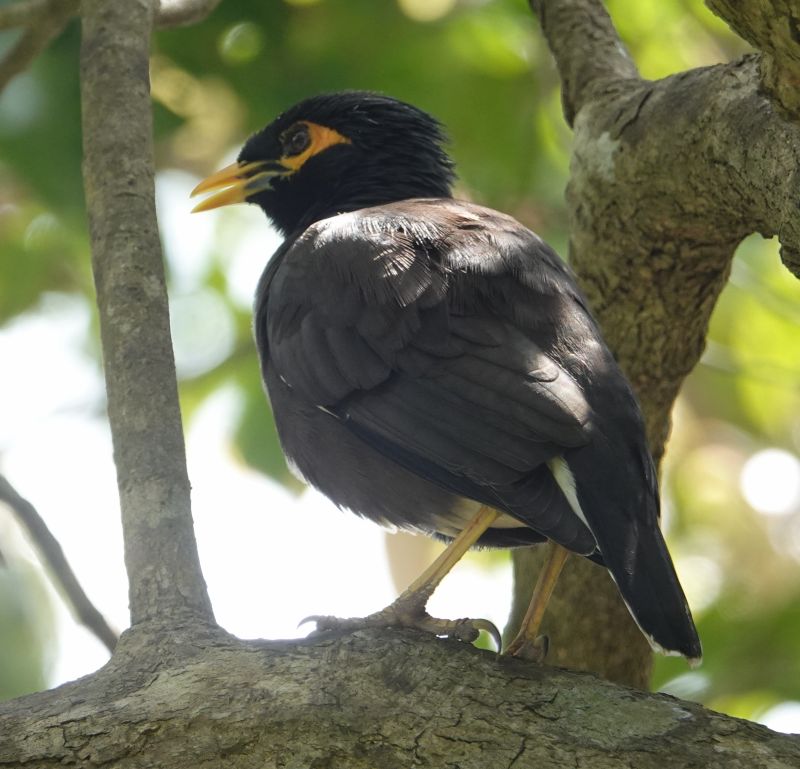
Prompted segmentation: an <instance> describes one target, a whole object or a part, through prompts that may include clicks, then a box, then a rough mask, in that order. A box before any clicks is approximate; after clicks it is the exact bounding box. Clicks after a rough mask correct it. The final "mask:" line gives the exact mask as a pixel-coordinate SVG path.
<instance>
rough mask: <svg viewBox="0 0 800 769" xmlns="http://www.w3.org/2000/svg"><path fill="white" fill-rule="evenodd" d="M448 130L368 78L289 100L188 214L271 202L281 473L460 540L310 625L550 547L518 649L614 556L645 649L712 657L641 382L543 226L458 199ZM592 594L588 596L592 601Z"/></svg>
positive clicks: (272, 379)
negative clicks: (691, 598)
mask: <svg viewBox="0 0 800 769" xmlns="http://www.w3.org/2000/svg"><path fill="white" fill-rule="evenodd" d="M447 144H448V139H447V136H446V133H445V129H444V127H443V126H442V124H441V123H440V122H439V121H438V120H437V119H435V118H434V117H432V116H431V115H430V114H428V113H427V112H425V111H424V110H422V109H419V108H417V107H415V106H413V105H411V104H408V103H406V102H403V101H400V100H398V99H395V98H392V97H389V96H385V95H382V94H379V93H373V92H366V91H342V92H335V93H323V94H320V95H316V96H312V97H309V98H306V99H304V100H303V101H301V102H299V103H297V104H295V105H294V106H291V107H290V108H288V109H286V110H285V111H284V112H283V113H282V114H280V115H279V116H278V117H277V118H275V119H274V120H273V121H272V122H271V123H269V124H268V125H267V126H266V127H264V128H263V129H261V130H259V131H257V132H256V133H254V134H253V135H252V136H251V137H250V138H249V139H248V140H247V141H246V143H245V144H244V146H243V148H242V149H241V152H240V153H239V155H238V158H237V160H236V161H235V162H234V163H232V164H231V165H229V166H227V167H225V168H223V169H222V170H221V171H219V172H217V173H215V174H212V175H211V176H209V177H208V178H207V179H205V180H204V181H202V182H201V183H200V184H199V185H197V187H196V188H195V190H194V191H193V193H192V194H193V195H197V194H207V195H208V197H206V198H205V199H203V200H202V201H201V202H200V203H199V204H198V205H197V206H196V207H195V209H194V210H195V211H205V210H209V209H213V208H218V207H220V206H226V205H230V204H234V203H250V204H254V205H256V206H258V207H260V208H261V209H262V210H263V212H264V213H265V214H266V216H267V218H268V219H269V220H270V221H271V223H272V224H273V226H274V227H275V228H276V229H277V230H278V231H279V233H280V234H281V235H282V236H283V237H284V240H283V242H282V244H281V245H280V247H279V248H278V249H277V250H276V251H275V253H274V254H273V255H272V257H271V258H270V259H269V260H268V261H267V263H266V266H265V269H264V271H263V273H262V276H261V278H260V280H259V282H258V285H257V288H256V292H255V301H254V315H253V318H254V320H253V325H254V336H255V342H256V347H257V350H258V354H259V358H260V366H261V373H262V376H263V381H264V385H265V389H266V392H267V395H268V398H269V401H270V404H271V408H272V413H273V416H274V419H275V423H276V427H277V431H278V435H279V438H280V442H281V446H282V449H283V452H284V454H285V457H286V459H287V463H288V464H289V466H290V467H291V468H292V469H293V470H294V471H295V472H296V474H298V475H299V476H300V477H301V478H303V479H304V480H305V481H306V482H307V483H309V484H311V485H312V486H314V487H316V488H317V489H318V490H320V491H321V492H322V493H323V494H325V495H326V496H328V497H329V498H330V499H331V500H332V501H333V502H334V503H335V504H336V505H337V506H339V507H341V508H344V509H348V510H350V511H353V512H354V513H356V514H357V515H360V516H362V517H365V518H368V519H370V520H372V521H375V522H377V523H379V524H382V525H385V526H389V527H396V528H399V529H405V530H410V531H415V532H423V533H425V534H428V535H431V536H433V537H436V538H439V539H442V540H444V541H446V542H448V543H449V544H448V547H447V548H446V549H445V551H444V552H443V553H442V555H441V556H440V557H439V558H438V559H437V560H436V561H435V562H434V563H433V564H432V565H431V566H430V567H429V568H428V569H427V570H426V571H425V572H424V573H423V574H422V575H420V577H419V578H418V579H417V580H415V581H414V582H413V583H412V584H411V585H410V586H409V588H407V589H406V590H405V591H404V592H403V593H402V594H401V595H400V596H399V597H398V598H397V600H396V601H394V602H393V603H392V604H390V605H389V606H387V607H386V608H385V609H383V610H381V611H379V612H376V613H374V614H372V615H369V616H367V617H360V618H337V617H325V616H313V617H310V618H309V619H311V620H313V621H315V622H316V623H317V631H318V632H323V631H327V630H338V629H344V630H347V629H352V628H359V627H371V626H381V627H383V626H387V627H393V626H408V627H415V628H419V629H422V630H426V631H428V632H432V633H435V634H437V635H440V636H449V637H454V638H458V639H461V640H464V641H472V640H474V639H475V638H476V637H477V635H478V633H479V632H480V630H487V631H489V632H490V633H491V634H492V635H493V636H495V639H496V642H497V643H498V644H499V634H498V633H497V630H496V628H495V627H494V625H492V623H490V622H488V620H482V619H470V618H463V619H458V620H447V619H438V618H434V617H431V616H430V615H429V614H428V613H427V610H426V605H427V601H428V598H429V597H430V595H431V594H432V592H433V591H434V590H435V589H436V587H437V586H438V584H439V583H440V582H441V580H442V579H443V578H444V576H445V575H446V574H447V573H448V571H449V570H450V568H452V566H453V565H454V564H455V563H456V562H457V561H458V559H459V558H460V557H461V556H462V555H463V554H464V553H465V552H466V551H467V550H469V549H470V548H471V547H473V546H475V547H519V546H527V545H534V544H537V543H547V547H548V548H549V552H548V558H547V563H546V566H545V568H544V569H543V571H542V574H541V575H540V577H539V581H538V582H537V585H536V589H535V590H534V597H533V600H532V602H531V606H530V608H529V610H528V613H527V614H526V617H525V620H524V622H523V627H522V628H521V630H520V631H519V633H518V635H517V636H516V638H515V639H514V640H513V641H512V642H511V644H510V646H509V647H508V648H507V649H506V650H505V653H507V654H508V653H510V654H513V655H516V656H520V657H529V658H534V659H542V657H543V656H544V654H545V653H546V639H544V638H543V637H542V636H540V635H539V632H538V631H539V629H540V624H541V618H542V615H543V613H544V611H545V609H546V605H547V601H548V599H549V596H550V594H551V593H552V590H553V587H554V585H555V582H556V579H557V578H558V574H559V572H560V570H561V567H562V565H563V563H564V561H565V560H566V558H567V556H568V555H569V554H570V553H573V554H576V555H578V556H583V557H586V558H589V559H591V560H593V561H595V562H596V563H598V564H600V565H602V566H604V567H605V568H606V569H607V570H608V571H609V572H610V574H611V576H612V577H613V579H614V581H615V582H616V584H617V587H618V589H619V592H620V595H621V597H622V599H623V600H624V602H625V603H626V605H627V607H628V609H629V611H630V613H631V615H632V616H633V618H634V620H635V621H636V623H637V624H638V626H639V628H640V629H641V630H642V632H643V633H644V635H645V637H646V638H647V639H648V640H649V642H650V644H651V645H652V647H653V648H654V649H656V650H658V651H660V652H663V653H666V654H673V655H682V656H684V657H686V658H687V659H688V660H689V661H690V663H695V662H697V661H699V660H700V658H701V645H700V640H699V638H698V634H697V630H696V628H695V625H694V622H693V619H692V615H691V612H690V609H689V606H688V604H687V601H686V597H685V595H684V592H683V590H682V588H681V585H680V582H679V580H678V577H677V575H676V572H675V569H674V566H673V563H672V560H671V558H670V555H669V553H668V550H667V547H666V545H665V542H664V539H663V536H662V534H661V530H660V527H659V517H660V513H659V509H660V508H659V504H660V503H659V490H658V482H657V475H656V470H655V467H654V463H653V460H652V457H651V454H650V452H649V450H648V447H647V441H646V435H645V428H644V423H643V418H642V414H641V411H640V407H639V405H638V403H637V400H636V398H635V396H634V394H633V391H632V388H631V386H630V384H629V383H628V381H627V379H626V378H625V376H624V374H623V373H622V371H621V369H620V367H619V365H618V364H617V362H616V361H615V358H614V356H613V354H612V352H611V351H610V349H609V347H608V345H607V344H606V342H605V341H604V339H603V336H602V333H601V331H600V328H599V326H598V323H597V321H596V320H595V319H594V317H593V315H592V313H591V311H590V309H589V306H588V303H587V300H586V298H585V296H584V294H583V293H582V292H581V290H580V288H579V287H578V284H577V282H576V278H575V276H574V275H573V273H572V272H571V271H570V269H569V267H568V266H567V265H566V264H565V262H564V261H563V260H562V259H561V258H560V257H559V256H558V255H557V253H556V252H555V251H554V250H553V249H552V248H551V247H550V246H549V245H548V244H547V243H545V242H544V240H542V238H540V237H539V236H538V235H536V234H535V233H534V232H533V231H532V230H530V229H528V228H527V227H525V226H524V225H522V224H521V223H519V222H518V221H517V220H515V219H514V218H512V217H511V216H508V215H506V214H504V213H501V212H498V211H495V210H492V209H489V208H486V207H483V206H480V205H477V204H474V203H471V202H467V201H464V200H459V199H456V198H455V197H454V196H453V185H454V182H455V166H454V163H453V161H452V159H451V157H450V155H449V154H448V151H447ZM587 600H590V598H589V597H587Z"/></svg>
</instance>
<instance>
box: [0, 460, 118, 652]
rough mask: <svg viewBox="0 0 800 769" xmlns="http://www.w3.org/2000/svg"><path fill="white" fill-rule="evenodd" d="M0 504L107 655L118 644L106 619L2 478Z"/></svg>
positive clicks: (31, 512)
mask: <svg viewBox="0 0 800 769" xmlns="http://www.w3.org/2000/svg"><path fill="white" fill-rule="evenodd" d="M0 502H5V503H6V504H7V505H8V506H9V507H10V508H11V509H12V510H13V511H14V514H15V515H16V517H17V520H18V521H19V522H20V523H21V524H22V526H23V527H24V528H25V530H26V531H27V532H28V535H29V536H30V538H31V540H32V542H33V544H34V546H35V548H36V550H37V551H38V553H39V556H40V557H41V559H42V560H43V561H44V563H45V565H46V566H47V570H48V572H49V573H50V575H51V578H52V579H53V581H54V582H55V583H56V587H57V588H60V589H61V591H63V594H64V596H65V597H66V600H67V603H68V604H69V606H70V608H71V609H72V611H73V613H74V615H75V617H76V619H77V620H78V621H79V622H80V623H81V624H82V625H84V626H85V627H86V628H88V629H89V630H90V631H91V632H92V633H94V634H95V635H96V636H97V638H99V639H100V641H101V642H102V643H103V644H104V645H105V647H106V648H107V649H108V650H109V651H110V652H113V651H114V647H115V646H116V645H117V637H118V636H117V633H115V632H114V631H113V630H112V629H111V627H110V626H109V624H108V622H106V619H105V617H104V616H103V615H102V614H101V613H100V612H99V611H98V610H97V607H95V605H94V604H93V603H92V602H91V600H90V599H89V596H87V595H86V593H85V592H84V590H83V588H82V587H81V584H80V582H78V578H77V577H76V576H75V572H73V571H72V567H71V566H70V565H69V561H67V558H66V556H65V555H64V551H63V550H62V549H61V545H60V544H59V542H58V540H57V539H56V538H55V537H54V536H53V534H52V533H51V531H50V529H49V528H48V527H47V524H46V523H45V522H44V519H43V518H42V516H40V515H39V513H38V512H37V511H36V508H35V507H34V506H33V505H32V504H31V503H30V502H28V500H27V499H25V498H24V497H22V496H20V495H19V493H18V492H17V490H16V489H15V488H14V487H13V486H12V485H11V484H10V483H9V482H8V479H6V478H5V477H4V476H2V475H0Z"/></svg>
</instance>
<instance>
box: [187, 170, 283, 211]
mask: <svg viewBox="0 0 800 769" xmlns="http://www.w3.org/2000/svg"><path fill="white" fill-rule="evenodd" d="M291 173H293V169H291V168H287V167H286V166H284V165H283V164H281V163H279V162H278V161H277V160H256V161H254V162H252V163H239V162H236V163H231V164H230V165H229V166H225V168H223V169H221V170H220V171H217V172H216V173H214V174H211V176H209V177H208V178H206V179H203V181H202V182H200V184H198V185H197V186H196V187H195V188H194V189H193V190H192V195H191V197H194V196H195V195H199V194H200V193H202V192H212V191H214V190H220V192H217V193H216V194H214V195H211V196H210V197H208V198H206V199H205V200H202V201H200V202H199V203H198V204H197V205H196V206H195V207H194V208H193V209H192V213H196V212H198V211H210V210H211V209H212V208H220V207H221V206H230V205H233V204H234V203H244V202H245V201H246V200H247V199H248V198H249V197H250V196H251V195H255V194H256V193H257V192H262V191H263V190H268V189H270V187H271V186H272V180H273V179H274V178H275V177H276V176H286V175H288V174H291Z"/></svg>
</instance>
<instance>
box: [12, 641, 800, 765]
mask: <svg viewBox="0 0 800 769" xmlns="http://www.w3.org/2000/svg"><path fill="white" fill-rule="evenodd" d="M175 651H178V652H179V653H180V655H181V657H182V662H181V664H179V665H176V664H175V663H174V661H173V662H171V661H169V660H170V655H171V654H173V653H174V652H175ZM165 658H166V660H167V661H166V662H163V660H164V659H165ZM73 764H78V765H89V764H91V765H100V764H103V765H108V766H112V765H113V766H114V767H115V768H116V769H127V768H128V767H130V768H131V769H133V768H134V767H135V768H136V769H140V767H159V769H178V768H179V767H181V768H182V767H192V769H203V768H204V767H219V766H222V765H224V766H225V767H227V769H240V768H241V769H244V768H245V767H246V768H247V769H249V768H250V767H285V768H286V769H295V768H296V769H300V768H301V767H325V768H326V769H397V768H398V767H411V766H420V767H426V766H427V767H437V769H438V768H439V767H460V769H487V767H491V769H505V768H506V767H508V768H510V767H515V768H516V769H524V768H525V767H542V766H552V767H557V766H570V767H574V766H592V767H593V768H594V769H618V767H620V766H635V767H636V768H637V769H671V768H672V767H675V769H678V768H680V769H685V767H688V766H698V767H699V766H702V767H707V768H708V769H717V768H719V769H752V768H753V767H759V769H790V768H791V769H794V768H795V767H797V766H798V765H800V739H798V738H796V737H789V736H786V735H779V734H775V733H773V732H770V731H769V730H768V729H766V728H764V727H761V726H757V725H755V724H750V723H748V722H746V721H740V720H737V719H733V718H728V717H725V716H722V715H719V714H717V713H712V712H711V711H708V710H704V709H703V708H702V707H700V706H699V705H696V704H693V703H688V702H681V701H679V700H676V699H674V698H672V697H668V696H666V695H652V694H644V693H642V692H635V691H632V690H630V689H623V688H620V687H617V686H614V685H612V684H609V683H606V682H604V681H601V680H599V679H596V678H594V677H590V676H586V675H580V674H577V673H570V672H567V671H560V670H556V669H553V668H546V667H541V666H537V665H535V664H531V663H524V662H521V661H518V660H515V659H508V658H498V657H497V656H495V655H494V654H492V653H490V652H482V651H479V650H477V649H473V648H472V647H469V646H465V645H462V644H458V643H457V642H455V641H452V642H446V641H441V640H437V639H434V638H432V637H430V636H421V635H418V634H415V633H413V632H403V633H400V632H398V633H390V632H386V631H379V632H374V631H370V632H363V633H357V634H355V635H352V636H346V637H343V638H338V639H335V638H334V639H331V640H328V641H318V642H317V643H316V644H314V645H310V644H308V643H296V642H295V643H293V642H269V643H264V642H261V643H246V642H240V641H235V640H227V639H225V638H224V637H222V636H220V637H218V638H216V639H215V640H213V641H212V642H211V643H206V644H205V645H203V646H195V645H193V644H192V643H191V638H182V637H180V635H178V636H177V637H173V638H171V637H170V635H169V634H168V633H167V634H165V635H164V636H161V637H154V636H152V635H148V636H146V637H141V636H140V635H139V636H137V634H136V633H133V634H129V633H126V634H124V635H123V637H122V639H121V641H120V645H119V650H118V652H117V654H116V655H115V659H114V661H113V663H112V664H110V665H109V666H107V667H106V668H105V669H104V670H103V671H101V672H100V673H99V674H97V675H96V676H94V677H92V678H91V679H82V680H80V681H77V682H75V683H73V684H68V685H66V686H62V687H60V688H59V689H56V690H54V691H52V692H48V693H46V694H40V695H33V696H31V697H27V698H24V699H22V700H17V701H16V702H15V703H14V704H13V706H9V705H0V765H2V766H3V767H4V768H5V769H16V768H17V767H19V769H22V767H25V769H31V767H50V766H53V767H55V766H63V765H73Z"/></svg>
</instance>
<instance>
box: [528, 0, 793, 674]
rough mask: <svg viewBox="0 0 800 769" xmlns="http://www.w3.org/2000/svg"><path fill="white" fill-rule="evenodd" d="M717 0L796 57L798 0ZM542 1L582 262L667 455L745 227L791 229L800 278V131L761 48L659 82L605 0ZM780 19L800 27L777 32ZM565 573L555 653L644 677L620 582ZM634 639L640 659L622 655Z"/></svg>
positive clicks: (653, 435) (644, 661) (548, 628)
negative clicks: (637, 59)
mask: <svg viewBox="0 0 800 769" xmlns="http://www.w3.org/2000/svg"><path fill="white" fill-rule="evenodd" d="M709 4H711V5H713V6H718V7H720V8H722V7H724V8H725V9H726V11H725V13H727V14H729V15H728V16H726V18H729V19H736V24H735V25H734V26H735V28H736V29H737V30H745V29H746V30H750V31H752V34H750V35H749V39H751V41H754V42H756V43H762V44H764V45H765V46H769V47H768V49H767V50H769V52H770V53H769V55H770V56H774V57H775V61H776V62H778V61H780V62H784V61H786V62H794V58H793V56H796V55H797V50H798V44H797V43H794V42H793V43H792V44H791V45H790V44H789V42H788V41H787V35H788V36H789V37H791V36H792V35H791V29H794V27H792V26H791V23H792V22H791V18H792V17H791V15H789V12H788V10H787V9H788V5H789V4H788V3H782V2H781V1H780V0H778V2H776V3H773V4H769V3H765V2H758V0H753V1H752V2H749V3H726V2H723V0H720V1H719V2H716V3H714V2H710V3H709ZM531 5H532V7H533V8H534V9H535V10H536V11H537V13H538V14H539V18H540V21H541V23H542V28H543V31H544V33H545V36H546V37H547V41H548V44H549V45H550V48H551V50H552V52H553V55H554V57H555V60H556V64H557V66H558V69H559V72H560V73H561V75H562V78H563V83H562V93H563V101H564V111H565V116H566V118H567V120H568V121H569V122H570V123H572V125H573V127H574V130H575V137H574V148H573V155H572V163H571V174H570V181H569V185H568V188H567V202H568V207H569V213H570V262H571V264H572V266H573V268H574V269H575V271H576V273H577V275H578V277H579V279H580V281H581V283H582V285H583V287H584V289H585V291H586V293H587V294H588V296H589V299H590V301H591V305H592V309H593V311H594V313H595V314H596V316H597V317H598V320H599V321H600V323H601V325H602V327H603V331H604V334H605V336H606V339H607V340H608V342H609V344H610V345H611V347H612V349H613V350H614V352H615V354H616V356H617V358H618V360H619V361H620V363H621V364H622V366H623V368H624V369H625V371H626V373H627V375H628V377H629V378H630V380H631V382H632V383H633V385H634V389H635V390H636V392H637V395H638V396H639V399H640V401H641V404H642V407H643V410H644V413H645V419H646V422H647V428H648V436H649V440H650V446H651V449H652V450H653V453H654V455H655V456H656V458H657V459H660V457H661V455H662V453H663V450H664V443H665V441H666V438H667V435H668V433H669V427H670V412H671V410H672V406H673V404H674V402H675V399H676V397H677V395H678V391H679V389H680V387H681V385H682V383H683V380H684V379H685V377H686V376H687V374H688V373H689V372H690V371H691V370H692V369H693V368H694V366H695V365H696V364H697V362H698V361H699V359H700V355H701V354H702V351H703V347H704V345H705V337H706V332H707V329H708V322H709V318H710V316H711V312H712V310H713V309H714V305H715V303H716V299H717V297H718V296H719V293H720V291H721V290H722V288H723V286H724V284H725V281H726V280H727V276H728V272H729V269H730V264H731V259H732V257H733V254H734V251H735V250H736V247H737V245H738V244H739V243H740V241H741V240H742V239H743V238H744V237H746V236H747V235H749V234H750V233H753V232H759V233H761V234H762V235H764V236H766V237H770V236H773V235H777V236H778V238H779V239H780V242H781V253H782V258H783V261H784V263H785V264H786V266H787V267H788V268H789V269H790V270H791V271H792V272H793V273H794V274H795V275H797V276H798V277H800V208H799V207H798V201H800V171H798V169H800V129H799V128H798V124H797V122H796V121H793V120H790V119H788V118H787V115H788V114H789V113H788V111H787V108H786V106H785V105H780V104H777V102H776V101H775V99H777V98H778V96H779V94H778V95H775V97H774V98H771V96H770V93H769V92H765V91H764V89H763V88H762V87H761V86H762V69H763V62H764V59H763V57H762V56H757V55H752V56H749V57H745V58H743V59H741V60H739V61H736V62H732V63H730V64H726V65H720V66H716V67H707V68H701V69H697V70H693V71H689V72H683V73H681V74H678V75H674V76H672V77H668V78H664V79H663V80H660V81H656V82H650V81H645V80H642V79H640V78H638V76H637V75H636V71H635V69H634V67H633V65H632V64H630V63H629V60H628V59H627V57H626V55H625V53H624V50H623V48H622V44H621V42H620V41H619V38H618V36H617V34H616V32H615V30H614V28H613V25H612V24H611V21H610V20H609V18H608V14H607V13H606V11H605V8H604V7H603V4H602V3H601V2H600V0H532V2H531ZM757 7H758V8H760V9H762V10H763V13H761V12H759V13H758V14H756V13H755V10H754V9H756V8H757ZM734 8H735V9H737V10H736V12H734V10H733V9H734ZM770 8H773V10H772V14H773V16H772V17H770V11H769V9H770ZM747 9H749V10H748V13H750V15H749V16H748V15H747V14H746V13H745V11H746V10H747ZM775 9H777V12H776V10H775ZM770 18H771V19H772V21H771V22H770V23H769V25H768V28H767V27H764V26H763V25H764V24H766V20H767V19H770ZM759 23H762V25H761V26H759ZM777 28H780V29H782V30H789V32H787V34H786V35H783V36H782V37H781V36H778V37H770V34H771V32H770V31H769V30H774V29H777ZM765 30H767V31H765ZM792 45H793V46H794V48H792ZM790 49H791V50H792V51H793V53H792V55H791V56H790V55H789V54H788V53H787V51H789V50H790ZM765 55H766V54H765ZM792 66H794V65H793V63H792ZM786 71H789V69H788V68H787V69H786ZM792 71H794V70H792ZM781 82H784V81H781ZM797 93H798V91H797V90H795V91H794V96H795V97H796V96H797ZM776 105H777V106H776ZM796 114H800V113H796ZM514 557H515V563H516V569H517V573H518V574H519V575H521V576H522V575H525V576H528V579H526V580H525V581H526V582H528V585H525V584H524V582H522V583H521V585H520V591H519V592H518V594H517V596H515V605H514V610H513V612H512V613H513V615H514V616H519V615H520V613H521V612H522V611H523V610H524V606H525V605H526V604H527V601H528V596H529V591H530V587H529V585H532V581H529V579H531V577H530V576H529V575H531V572H532V571H534V570H535V569H536V568H538V565H539V563H540V559H539V557H538V556H537V554H536V553H528V552H520V553H518V554H515V556H514ZM562 580H563V584H562V585H561V586H560V589H557V592H556V604H555V606H556V607H557V609H556V610H554V611H553V612H552V613H551V614H550V616H549V618H546V619H545V626H544V628H543V630H544V632H548V633H550V634H551V635H553V636H554V638H553V644H554V650H555V651H556V653H557V654H559V655H560V656H558V657H557V658H556V660H555V661H557V662H558V663H560V664H564V665H567V666H569V667H572V668H576V669H590V670H594V671H597V672H600V673H601V674H602V675H605V676H608V677H611V678H613V680H616V681H621V682H624V683H628V684H631V685H637V686H644V685H645V684H646V680H647V679H646V675H645V673H646V671H647V670H648V669H649V665H648V658H649V651H648V650H647V647H646V646H645V645H644V643H643V641H642V640H641V638H637V632H638V631H636V629H635V628H634V627H633V625H632V623H631V622H630V620H629V618H628V616H627V611H626V610H625V609H624V608H623V606H622V603H621V601H620V600H619V599H617V598H615V594H616V589H615V587H614V586H613V585H612V584H611V582H610V580H606V579H605V578H604V575H601V574H599V572H598V570H597V569H595V568H594V567H593V566H592V565H591V564H589V563H584V562H581V561H579V560H578V559H572V561H571V562H570V563H568V564H567V567H566V568H565V575H564V577H562ZM586 594H591V595H593V596H595V598H594V600H593V606H594V608H593V609H592V610H591V618H589V617H587V615H586V613H585V611H584V606H585V602H583V601H580V600H572V598H573V597H575V596H581V595H586ZM576 628H584V631H583V632H575V629H576ZM570 629H572V630H570ZM621 649H623V650H624V649H628V650H629V659H628V663H627V665H624V664H623V665H622V667H621V668H620V662H621V661H622V659H621V658H623V659H624V654H622V655H621V653H620V650H621ZM626 671H627V672H626Z"/></svg>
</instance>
